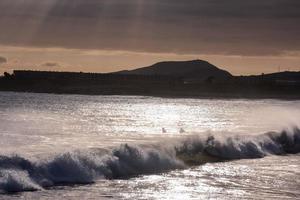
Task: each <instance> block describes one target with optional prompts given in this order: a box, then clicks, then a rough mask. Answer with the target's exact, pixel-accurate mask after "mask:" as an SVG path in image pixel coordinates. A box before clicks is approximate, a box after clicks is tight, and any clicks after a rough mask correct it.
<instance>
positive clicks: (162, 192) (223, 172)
mask: <svg viewBox="0 0 300 200" xmlns="http://www.w3.org/2000/svg"><path fill="white" fill-rule="evenodd" d="M299 119H300V101H292V100H289V101H287V100H272V99H264V100H247V99H217V100H216V99H188V98H179V99H176V98H158V97H145V96H83V95H53V94H32V93H12V92H0V199H299V198H300V155H299V154H298V153H299V152H300V131H299V128H298V127H299V124H300V123H299Z"/></svg>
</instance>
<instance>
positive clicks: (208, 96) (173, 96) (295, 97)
mask: <svg viewBox="0 0 300 200" xmlns="http://www.w3.org/2000/svg"><path fill="white" fill-rule="evenodd" d="M0 92H16V93H32V94H53V95H87V96H141V97H142V96H144V97H158V98H170V99H184V98H187V99H228V100H230V99H232V100H238V99H248V100H260V99H261V100H263V99H278V100H291V101H292V100H300V94H299V95H279V94H277V95H249V94H248V95H244V94H228V93H227V94H224V93H214V94H213V93H210V94H207V93H206V94H195V95H186V94H174V93H173V94H167V93H165V94H161V93H156V94H155V93H152V94H149V93H122V92H120V93H108V92H103V93H84V92H50V91H30V90H26V91H25V90H2V89H0Z"/></svg>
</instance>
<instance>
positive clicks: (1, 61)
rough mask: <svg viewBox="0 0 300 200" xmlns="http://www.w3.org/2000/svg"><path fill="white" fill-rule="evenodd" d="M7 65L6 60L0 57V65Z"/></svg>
mask: <svg viewBox="0 0 300 200" xmlns="http://www.w3.org/2000/svg"><path fill="white" fill-rule="evenodd" d="M4 63H7V58H5V57H2V56H0V65H1V64H4Z"/></svg>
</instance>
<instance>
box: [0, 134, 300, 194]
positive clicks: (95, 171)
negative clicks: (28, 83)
mask: <svg viewBox="0 0 300 200" xmlns="http://www.w3.org/2000/svg"><path fill="white" fill-rule="evenodd" d="M299 152H300V130H299V129H298V128H294V129H293V131H282V132H280V133H277V132H270V133H266V134H261V135H256V136H249V137H245V136H243V137H242V136H233V137H225V136H224V137H221V136H215V135H213V134H211V135H208V136H192V137H188V138H185V139H179V140H178V141H176V142H175V143H170V144H168V145H166V144H155V145H129V144H123V145H120V146H119V147H117V148H114V149H88V150H81V151H79V150H78V151H72V152H65V153H61V154H57V155H55V156H54V157H51V158H48V159H43V160H37V161H32V160H30V159H26V158H24V157H21V156H18V155H13V156H4V155H2V156H0V190H1V191H2V192H4V193H7V192H18V191H28V190H30V191H32V190H39V189H42V188H46V187H50V186H54V185H58V184H59V185H63V184H78V183H81V184H85V183H93V182H95V181H97V180H99V179H120V178H130V177H132V176H137V175H145V174H156V173H162V172H165V171H169V170H173V169H183V168H186V167H188V166H189V165H190V164H194V165H195V164H204V163H207V162H217V161H228V160H234V159H247V158H261V157H264V156H267V155H283V154H288V153H299Z"/></svg>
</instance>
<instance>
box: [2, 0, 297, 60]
mask: <svg viewBox="0 0 300 200" xmlns="http://www.w3.org/2000/svg"><path fill="white" fill-rule="evenodd" d="M0 10H1V12H0V27H4V29H3V30H1V34H0V44H9V45H28V46H31V45H32V46H41V47H51V46H59V47H66V48H85V49H112V50H132V51H148V52H175V53H205V54H229V55H231V54H237V55H271V54H272V55H274V54H280V53H282V52H284V51H300V26H299V24H300V12H299V10H300V1H299V0H263V1H262V0H252V1H242V0H227V1H220V0H189V1H182V0H181V1H180V0H151V1H149V0H148V1H146V0H122V1H120V0H101V1H98V0H47V1H40V0H26V1H21V0H15V1H11V0H1V1H0ZM20 30H22V31H21V32H20Z"/></svg>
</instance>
